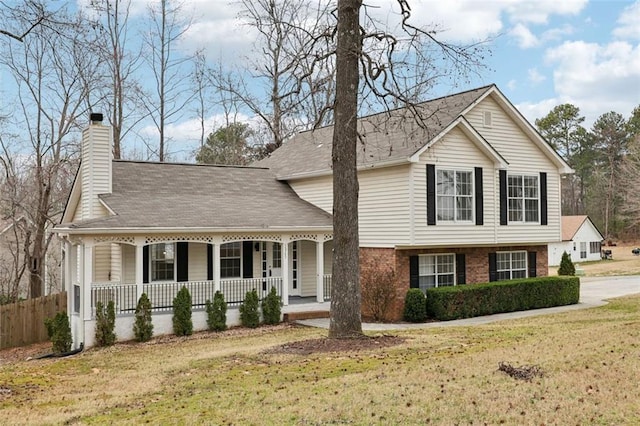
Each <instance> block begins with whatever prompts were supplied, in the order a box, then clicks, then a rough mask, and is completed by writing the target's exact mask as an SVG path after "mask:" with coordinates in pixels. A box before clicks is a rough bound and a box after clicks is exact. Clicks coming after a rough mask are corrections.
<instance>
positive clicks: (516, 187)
mask: <svg viewBox="0 0 640 426" xmlns="http://www.w3.org/2000/svg"><path fill="white" fill-rule="evenodd" d="M507 190H508V196H507V203H508V208H509V222H538V221H539V211H540V207H539V206H540V195H539V192H538V176H524V175H509V177H508V183H507Z"/></svg>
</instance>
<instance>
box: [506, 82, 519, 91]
mask: <svg viewBox="0 0 640 426" xmlns="http://www.w3.org/2000/svg"><path fill="white" fill-rule="evenodd" d="M516 87H518V84H517V81H516V80H509V81H508V82H507V88H509V90H511V91H514V90H516Z"/></svg>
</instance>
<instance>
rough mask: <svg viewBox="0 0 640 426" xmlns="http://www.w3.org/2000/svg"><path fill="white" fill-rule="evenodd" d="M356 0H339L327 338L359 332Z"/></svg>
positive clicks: (360, 326)
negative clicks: (329, 317) (329, 302)
mask: <svg viewBox="0 0 640 426" xmlns="http://www.w3.org/2000/svg"><path fill="white" fill-rule="evenodd" d="M361 5H362V1H361V0H338V33H337V54H336V97H335V106H334V114H335V125H334V128H333V152H332V162H333V272H332V273H333V284H332V288H331V320H330V324H329V337H330V338H353V337H360V336H362V319H361V316H360V305H361V294H360V279H359V278H360V271H359V268H360V261H359V258H360V256H359V240H358V175H357V169H356V144H357V110H358V80H359V70H358V60H359V56H360V49H361V38H360V28H359V18H360V7H361Z"/></svg>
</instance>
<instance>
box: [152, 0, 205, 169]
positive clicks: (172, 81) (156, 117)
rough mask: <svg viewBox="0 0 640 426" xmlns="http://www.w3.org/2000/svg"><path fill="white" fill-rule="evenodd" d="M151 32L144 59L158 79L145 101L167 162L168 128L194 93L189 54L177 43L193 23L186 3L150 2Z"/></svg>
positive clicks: (162, 155)
mask: <svg viewBox="0 0 640 426" xmlns="http://www.w3.org/2000/svg"><path fill="white" fill-rule="evenodd" d="M149 22H150V24H151V31H150V32H148V33H145V36H144V43H145V46H146V48H147V54H146V56H145V59H146V61H147V63H148V65H149V67H150V68H151V71H152V74H153V77H154V79H155V88H154V93H153V100H151V101H150V102H147V103H145V106H146V108H147V110H148V112H149V116H150V117H151V118H152V119H153V122H154V124H155V126H156V128H157V130H158V134H159V138H160V139H159V144H158V149H157V153H158V160H159V161H165V158H166V155H167V149H166V144H167V136H166V128H167V126H168V125H169V124H171V123H173V122H175V121H176V120H177V119H179V118H180V117H181V116H182V114H183V113H184V109H185V107H186V106H187V105H188V104H189V102H190V101H191V100H192V99H193V96H194V93H193V90H191V88H190V86H189V79H188V78H185V75H187V74H188V71H185V67H186V66H187V63H188V62H190V61H191V60H192V57H191V56H190V55H184V54H180V52H178V51H177V46H176V45H177V43H178V41H179V40H180V38H181V37H182V36H183V35H184V33H185V32H186V31H187V30H188V29H189V27H190V26H191V21H190V20H189V19H188V18H186V17H185V11H184V8H183V5H182V4H181V3H179V2H177V1H171V0H160V2H159V3H158V4H150V5H149Z"/></svg>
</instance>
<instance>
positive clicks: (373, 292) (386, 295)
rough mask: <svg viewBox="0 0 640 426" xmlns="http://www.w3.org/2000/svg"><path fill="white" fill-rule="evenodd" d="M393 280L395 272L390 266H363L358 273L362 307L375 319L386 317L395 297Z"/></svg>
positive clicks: (380, 319) (382, 319) (379, 319)
mask: <svg viewBox="0 0 640 426" xmlns="http://www.w3.org/2000/svg"><path fill="white" fill-rule="evenodd" d="M376 264H379V263H378V262H376ZM394 282H395V272H394V270H393V269H392V268H383V267H378V268H365V269H363V271H362V273H361V274H360V285H361V288H362V308H363V310H364V312H365V314H367V315H371V317H372V318H373V319H374V320H375V321H384V320H386V319H387V314H388V310H389V308H390V307H391V304H392V303H393V299H394V297H395V286H394Z"/></svg>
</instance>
